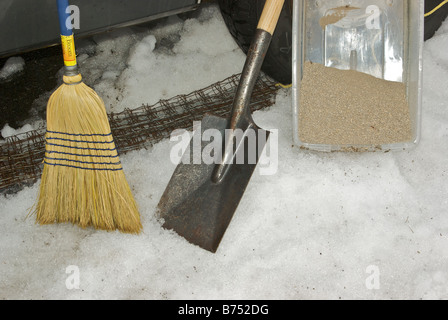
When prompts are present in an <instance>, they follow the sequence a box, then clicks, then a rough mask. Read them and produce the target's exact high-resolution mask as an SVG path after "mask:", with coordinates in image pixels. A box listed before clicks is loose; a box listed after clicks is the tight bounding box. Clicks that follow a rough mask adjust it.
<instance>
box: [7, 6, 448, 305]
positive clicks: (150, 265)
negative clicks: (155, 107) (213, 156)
mask: <svg viewBox="0 0 448 320" xmlns="http://www.w3.org/2000/svg"><path fill="white" fill-rule="evenodd" d="M229 37H230V36H228V33H227V30H226V29H225V26H224V23H223V21H222V18H221V17H220V14H219V11H218V9H217V8H216V7H215V6H208V7H206V9H205V10H204V12H202V13H201V14H200V15H199V16H198V17H197V18H195V19H191V20H187V21H182V20H179V19H177V18H172V19H169V20H168V21H167V22H165V23H163V24H160V25H158V26H157V27H156V28H155V29H150V30H143V31H140V32H130V30H129V29H126V30H121V31H118V32H117V33H113V34H108V35H104V36H103V38H102V39H101V40H98V39H97V41H98V44H97V46H96V47H95V48H93V49H94V50H95V54H94V55H92V53H91V52H90V55H88V54H87V53H86V54H87V56H85V57H84V58H85V60H84V61H83V66H84V67H85V68H86V69H87V70H90V71H89V74H88V75H85V78H86V79H87V78H88V77H89V76H92V78H93V82H94V84H95V89H96V90H98V88H99V90H100V91H102V93H103V94H105V95H106V100H107V101H108V103H107V105H108V108H110V109H112V110H114V111H118V110H120V109H121V108H123V107H125V106H127V107H138V106H139V104H141V103H150V102H151V101H152V102H155V101H157V100H159V99H162V98H167V97H170V96H173V95H175V94H179V93H188V92H190V91H192V90H195V89H199V88H201V87H204V86H206V85H209V84H211V83H213V82H214V81H218V80H222V79H224V78H226V77H227V76H229V75H231V74H233V73H237V72H240V71H241V68H242V65H243V64H244V59H245V57H244V55H243V54H242V53H241V52H240V51H239V49H237V46H236V44H235V43H234V42H232V41H233V40H231V39H230V38H229ZM447 37H448V22H445V23H444V25H443V26H442V29H441V30H440V31H439V32H438V33H437V34H436V36H435V37H434V38H433V39H431V40H429V41H427V42H426V43H425V48H424V93H423V95H424V96H423V100H424V101H423V123H422V139H421V142H420V144H419V145H418V147H417V148H416V149H415V150H412V151H405V152H391V153H386V154H383V153H363V154H354V153H349V154H346V153H331V154H326V153H313V152H305V151H302V150H299V149H298V148H295V147H293V146H292V112H291V100H292V98H291V92H290V90H289V89H282V90H281V91H279V93H278V95H277V97H276V103H275V105H274V106H273V107H271V108H270V109H269V110H265V111H259V112H256V113H255V114H254V119H255V122H256V123H257V124H258V125H259V126H260V127H262V128H264V129H278V130H279V136H278V141H279V150H278V151H279V162H280V163H279V167H278V172H277V174H275V175H273V176H262V175H260V174H258V173H257V171H256V172H255V173H254V175H253V177H252V179H251V181H250V183H249V185H248V188H247V190H246V192H245V194H244V197H243V199H242V201H241V203H240V205H239V207H238V210H237V211H236V213H235V216H234V218H233V220H232V222H231V224H230V226H229V228H228V229H227V232H226V234H225V236H224V239H223V241H222V243H221V245H220V247H219V250H218V252H217V253H216V254H211V253H209V252H207V251H204V250H202V249H200V248H198V247H196V246H193V245H191V244H189V243H188V242H186V241H185V240H184V239H183V238H181V237H179V236H177V235H176V234H175V233H173V232H172V231H167V230H164V229H163V228H161V225H160V223H159V221H157V219H156V216H155V211H156V206H157V203H158V201H159V199H160V197H161V195H162V193H163V191H164V189H165V187H166V185H167V183H168V181H169V178H170V176H171V174H172V172H173V171H174V168H175V165H174V164H172V163H171V161H170V159H169V155H170V148H171V147H172V143H171V142H170V141H169V140H165V141H162V142H160V143H158V144H157V145H155V146H154V147H152V148H151V149H149V150H139V151H134V152H130V153H128V154H126V155H122V156H121V161H122V163H123V167H124V170H125V173H126V176H127V179H128V182H129V184H130V185H131V188H132V190H133V192H134V195H135V198H136V200H137V202H138V204H139V206H140V211H141V215H142V222H143V227H144V233H143V234H142V235H140V236H133V235H125V234H120V233H118V232H102V231H95V230H91V229H85V230H83V229H80V228H78V227H76V226H72V225H50V226H38V225H36V224H35V223H34V220H33V217H28V218H26V217H27V214H28V211H29V208H30V207H31V206H32V205H33V203H34V201H35V199H36V197H37V191H38V187H39V183H36V184H35V185H34V186H32V187H29V188H26V189H24V190H23V191H21V192H19V193H17V194H15V195H7V196H0V237H1V238H0V239H1V240H0V275H1V276H0V299H14V298H19V299H59V298H61V299H339V298H342V299H420V298H422V299H447V298H448V212H447V207H448V179H447V175H448V172H447V170H448V169H447V168H448V159H447V154H448V112H447V101H448V93H447V91H446V84H447V83H448V60H447V55H446V47H447V44H448V43H447V39H448V38H447ZM164 38H165V39H171V40H165V44H167V46H165V47H163V46H159V47H158V44H159V45H160V43H161V42H162V39H164ZM90 49H92V47H90ZM93 49H92V50H93ZM111 49H114V50H115V53H114V54H110V50H111ZM109 58H110V59H112V60H111V61H113V63H106V61H107V59H109ZM102 62H104V64H101V63H102ZM110 88H112V89H110ZM107 95H109V97H107ZM117 97H118V99H117ZM70 266H75V267H77V268H78V270H79V284H78V287H76V286H75V287H73V286H69V285H68V283H67V281H70V279H71V278H70V277H71V276H72V275H73V274H72V273H71V271H70V270H72V269H70V268H69V267H70ZM371 284H374V285H375V286H371Z"/></svg>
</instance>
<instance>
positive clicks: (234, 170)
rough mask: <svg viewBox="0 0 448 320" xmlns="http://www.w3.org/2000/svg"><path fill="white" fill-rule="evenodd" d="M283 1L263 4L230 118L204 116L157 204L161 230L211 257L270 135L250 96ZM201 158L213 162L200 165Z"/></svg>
mask: <svg viewBox="0 0 448 320" xmlns="http://www.w3.org/2000/svg"><path fill="white" fill-rule="evenodd" d="M283 3H284V0H267V1H266V3H265V6H264V8H263V12H262V15H261V18H260V21H259V24H258V27H257V30H256V32H255V36H254V39H253V41H252V45H251V47H250V49H249V51H248V53H247V58H246V63H245V65H244V69H243V72H242V74H241V78H240V82H239V85H238V88H237V91H236V95H235V97H234V101H233V107H232V111H231V114H230V118H229V119H224V118H221V117H217V116H213V115H206V116H204V118H203V119H202V121H201V126H200V129H197V130H196V131H195V133H194V136H193V138H192V139H191V141H190V145H189V147H188V148H187V149H186V151H185V153H184V155H183V158H182V162H181V163H180V164H179V165H178V166H177V167H176V169H175V171H174V173H173V175H172V177H171V180H170V182H169V183H168V186H167V187H166V189H165V192H164V194H163V195H162V198H161V199H160V202H159V204H158V214H159V217H160V218H162V219H163V228H165V229H168V230H174V231H175V232H176V233H177V234H179V235H180V236H182V237H184V238H185V239H186V240H188V241H189V242H190V243H192V244H195V245H198V246H199V247H201V248H203V249H205V250H208V251H210V252H213V253H214V252H216V250H217V249H218V246H219V243H220V242H221V239H222V238H223V236H224V233H225V231H226V229H227V227H228V225H229V223H230V221H231V219H232V217H233V215H234V212H235V210H236V209H237V207H238V204H239V202H240V200H241V198H242V196H243V193H244V191H245V189H246V187H247V185H248V183H249V180H250V178H251V176H252V173H253V172H254V170H255V167H256V165H257V163H258V160H259V158H260V155H261V152H262V151H263V149H264V147H265V145H266V142H267V139H268V137H269V132H268V131H266V130H263V129H261V128H259V127H258V126H257V125H256V124H255V122H254V121H253V119H252V115H251V111H250V98H251V95H252V92H253V89H254V86H255V83H256V80H257V78H258V76H259V73H260V69H261V65H262V64H263V60H264V57H265V55H266V52H267V50H268V48H269V45H270V42H271V39H272V34H273V33H274V30H275V27H276V25H277V22H278V19H279V16H280V12H281V10H282V7H283ZM206 136H207V137H209V138H210V137H211V136H212V137H213V138H214V139H213V142H214V143H215V145H218V146H219V148H210V145H211V144H212V143H210V142H207V141H206V140H207V139H204V137H206ZM204 140H205V141H204ZM210 140H211V138H210ZM198 141H199V142H198ZM198 146H199V147H198ZM217 149H218V150H217ZM204 154H208V155H209V158H212V159H214V161H204V159H203V157H202V156H203V155H204ZM198 155H199V158H201V159H199V161H198ZM191 159H194V160H193V161H191Z"/></svg>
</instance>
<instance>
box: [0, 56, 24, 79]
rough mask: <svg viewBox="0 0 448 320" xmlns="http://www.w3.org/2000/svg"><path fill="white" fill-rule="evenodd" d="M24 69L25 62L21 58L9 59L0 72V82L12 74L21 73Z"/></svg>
mask: <svg viewBox="0 0 448 320" xmlns="http://www.w3.org/2000/svg"><path fill="white" fill-rule="evenodd" d="M24 68H25V60H23V58H22V57H11V58H9V59H8V60H6V62H5V65H4V66H3V68H2V69H1V70H0V80H7V79H8V78H10V77H12V76H13V75H14V74H16V73H19V72H21V71H23V69H24Z"/></svg>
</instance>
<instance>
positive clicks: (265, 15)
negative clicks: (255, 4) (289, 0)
mask: <svg viewBox="0 0 448 320" xmlns="http://www.w3.org/2000/svg"><path fill="white" fill-rule="evenodd" d="M284 3H285V0H266V3H265V5H264V8H263V12H262V14H261V17H260V21H259V22H258V27H257V28H258V29H262V30H264V31H267V32H269V33H270V34H271V35H272V34H274V31H275V27H276V26H277V22H278V19H279V17H280V13H281V12H282V8H283V4H284Z"/></svg>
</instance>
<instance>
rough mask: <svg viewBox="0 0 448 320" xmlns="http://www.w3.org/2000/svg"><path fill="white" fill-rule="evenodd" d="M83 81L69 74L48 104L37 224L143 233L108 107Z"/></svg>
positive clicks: (36, 209) (36, 210)
mask: <svg viewBox="0 0 448 320" xmlns="http://www.w3.org/2000/svg"><path fill="white" fill-rule="evenodd" d="M81 79H82V78H81V76H80V75H78V76H73V77H68V76H64V84H62V85H61V86H60V87H59V88H58V89H57V90H56V91H55V92H54V93H53V94H52V96H51V97H50V100H49V102H48V106H47V133H46V149H45V160H44V169H43V173H42V180H41V185H40V191H39V198H38V201H37V204H36V207H35V214H36V221H37V222H38V223H39V224H52V223H66V222H71V223H73V224H77V225H79V226H81V227H83V228H85V227H89V226H93V227H94V228H96V229H103V230H119V231H121V232H125V233H139V232H140V231H141V229H142V225H141V222H140V214H139V212H138V208H137V205H136V202H135V200H134V197H133V195H132V192H131V189H130V187H129V185H128V183H127V181H126V178H125V175H124V173H123V169H122V166H121V163H120V159H119V157H118V153H117V149H116V147H115V143H114V141H113V137H112V133H111V130H110V125H109V120H108V117H107V113H106V109H105V106H104V103H103V101H102V99H101V98H100V97H99V96H98V95H97V94H96V92H95V91H94V90H92V89H91V88H89V87H88V86H87V85H85V84H84V83H82V82H81Z"/></svg>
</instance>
